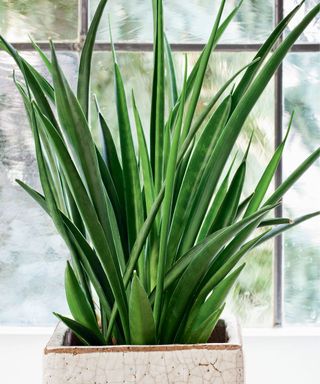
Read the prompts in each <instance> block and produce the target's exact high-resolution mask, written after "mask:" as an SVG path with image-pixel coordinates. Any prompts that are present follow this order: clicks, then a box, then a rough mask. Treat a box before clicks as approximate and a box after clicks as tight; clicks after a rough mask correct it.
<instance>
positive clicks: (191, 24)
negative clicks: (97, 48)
mask: <svg viewBox="0 0 320 384" xmlns="http://www.w3.org/2000/svg"><path fill="white" fill-rule="evenodd" d="M219 3H220V2H219V1H218V2H217V1H212V0H191V1H185V2H182V1H179V0H167V1H166V0H165V1H164V16H165V26H166V33H167V36H168V39H169V41H170V42H171V43H192V42H195V43H199V42H206V41H207V39H208V37H209V34H210V31H211V28H212V25H213V22H214V18H215V15H216V14H217V10H218V7H219ZM273 3H274V2H273V0H266V1H255V0H247V1H245V2H244V3H243V5H242V7H241V9H240V11H239V13H238V14H237V16H236V17H235V19H234V20H233V22H232V23H231V25H230V26H229V28H228V30H227V31H226V32H225V34H224V37H223V39H221V42H224V43H226V42H228V43H248V42H260V41H263V40H264V39H265V38H266V37H267V36H268V35H269V33H270V32H271V30H272V28H273V14H274V11H273V9H274V8H273ZM97 4H98V0H92V1H91V16H92V15H93V13H94V11H95V9H96V7H97ZM237 4H238V0H230V1H227V2H226V12H225V16H226V15H227V14H229V12H230V11H231V10H232V9H233V8H234V7H235V6H236V5H237ZM107 13H108V14H110V15H111V25H112V31H113V38H114V41H118V42H119V41H129V42H152V31H153V25H152V2H151V1H145V0H131V1H126V0H119V1H110V2H109V3H108V4H107V9H106V14H107ZM98 39H99V40H104V41H109V28H108V18H107V17H104V18H103V21H102V25H101V28H100V30H99V34H98Z"/></svg>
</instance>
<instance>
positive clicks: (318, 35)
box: [284, 0, 320, 43]
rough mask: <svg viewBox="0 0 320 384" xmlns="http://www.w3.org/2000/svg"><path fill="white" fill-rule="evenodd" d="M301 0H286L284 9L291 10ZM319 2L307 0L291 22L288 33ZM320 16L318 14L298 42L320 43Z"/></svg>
mask: <svg viewBox="0 0 320 384" xmlns="http://www.w3.org/2000/svg"><path fill="white" fill-rule="evenodd" d="M300 3H301V1H300V0H285V1H284V10H285V13H288V12H290V11H291V10H292V9H293V8H294V7H295V6H296V5H298V4H300ZM317 4H319V2H318V0H306V1H305V2H304V4H303V5H302V6H301V8H300V10H299V11H298V13H297V14H296V15H295V17H294V19H293V20H292V21H291V22H290V25H289V27H288V29H287V33H288V32H289V31H290V30H292V29H293V28H294V27H295V26H296V25H297V24H298V23H299V22H300V21H301V20H302V18H303V17H304V16H305V15H306V14H307V13H308V12H309V11H310V10H311V9H312V8H313V7H314V6H315V5H317ZM319 21H320V16H319V14H318V16H316V17H315V18H314V20H313V21H312V22H311V23H310V25H309V26H308V27H307V28H306V30H305V31H304V32H303V34H302V35H301V36H300V38H299V40H298V42H300V43H320V23H319Z"/></svg>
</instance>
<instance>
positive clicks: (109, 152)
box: [95, 98, 125, 205]
mask: <svg viewBox="0 0 320 384" xmlns="http://www.w3.org/2000/svg"><path fill="white" fill-rule="evenodd" d="M95 103H96V108H97V112H98V119H99V126H100V130H101V138H102V139H101V141H102V154H103V159H104V161H105V163H106V164H107V166H108V169H109V172H110V174H111V177H112V180H113V183H114V185H115V187H116V190H117V194H118V197H119V200H120V202H121V204H123V205H124V201H125V200H124V193H123V191H124V187H123V171H122V166H121V163H120V160H119V157H118V154H117V148H116V145H115V142H114V140H113V137H112V134H111V131H110V129H109V127H108V124H107V122H106V120H105V118H104V117H103V115H102V113H101V111H100V108H99V105H98V101H97V99H96V98H95Z"/></svg>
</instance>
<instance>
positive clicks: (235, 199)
mask: <svg viewBox="0 0 320 384" xmlns="http://www.w3.org/2000/svg"><path fill="white" fill-rule="evenodd" d="M245 175H246V162H245V161H243V162H242V163H241V164H240V166H239V168H238V169H237V171H236V173H235V175H234V177H233V179H232V181H231V184H230V187H229V189H228V192H227V194H226V196H225V198H224V200H223V203H222V204H221V207H220V209H219V212H218V213H217V216H216V219H215V221H214V222H213V223H212V225H211V228H210V230H209V234H210V233H213V232H215V231H217V230H219V229H220V228H223V227H225V226H228V225H230V224H231V223H233V221H234V219H235V217H236V214H237V210H238V206H239V201H240V197H241V194H242V190H243V184H244V180H245Z"/></svg>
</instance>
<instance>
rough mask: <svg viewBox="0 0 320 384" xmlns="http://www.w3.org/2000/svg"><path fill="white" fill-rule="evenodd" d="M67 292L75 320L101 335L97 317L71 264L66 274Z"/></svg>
mask: <svg viewBox="0 0 320 384" xmlns="http://www.w3.org/2000/svg"><path fill="white" fill-rule="evenodd" d="M65 290H66V297H67V301H68V305H69V308H70V311H71V313H72V316H73V317H74V319H75V320H76V321H78V322H79V323H80V324H83V325H84V326H86V327H87V328H89V329H90V330H91V331H92V332H94V333H96V334H99V333H100V331H99V326H98V324H97V319H96V316H95V314H94V312H93V310H92V307H91V306H90V304H89V302H88V300H87V298H86V296H85V294H84V292H83V291H82V289H81V287H80V285H79V283H78V280H77V278H76V275H75V273H74V271H73V269H72V267H71V265H70V263H69V262H67V267H66V272H65Z"/></svg>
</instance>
